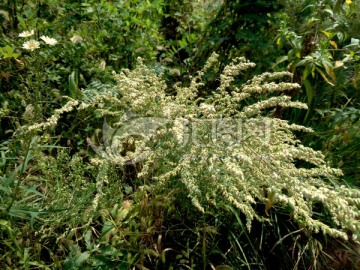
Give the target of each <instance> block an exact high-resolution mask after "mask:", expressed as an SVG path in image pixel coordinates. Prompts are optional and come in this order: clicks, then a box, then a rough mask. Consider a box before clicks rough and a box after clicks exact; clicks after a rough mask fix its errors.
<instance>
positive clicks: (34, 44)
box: [19, 30, 58, 51]
mask: <svg viewBox="0 0 360 270" xmlns="http://www.w3.org/2000/svg"><path fill="white" fill-rule="evenodd" d="M34 33H35V31H34V30H31V31H24V32H21V33H20V34H19V37H22V38H28V37H31V36H33V35H34ZM40 39H41V40H42V41H44V42H45V43H46V44H48V45H50V46H54V45H56V44H57V43H58V41H57V40H56V39H55V38H51V37H48V36H41V37H40ZM22 48H23V49H25V50H29V51H34V50H36V49H39V48H40V42H39V41H37V40H35V39H30V40H28V41H26V42H24V44H23V45H22Z"/></svg>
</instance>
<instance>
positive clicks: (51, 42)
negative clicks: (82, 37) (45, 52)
mask: <svg viewBox="0 0 360 270" xmlns="http://www.w3.org/2000/svg"><path fill="white" fill-rule="evenodd" d="M40 38H41V39H42V40H43V41H44V42H45V43H46V44H48V45H51V46H54V45H55V44H56V43H58V41H57V40H56V39H55V38H51V37H48V36H41V37H40Z"/></svg>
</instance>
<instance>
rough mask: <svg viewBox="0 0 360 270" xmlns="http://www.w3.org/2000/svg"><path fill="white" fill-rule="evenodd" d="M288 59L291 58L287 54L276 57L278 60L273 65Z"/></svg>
mask: <svg viewBox="0 0 360 270" xmlns="http://www.w3.org/2000/svg"><path fill="white" fill-rule="evenodd" d="M288 59H289V57H288V56H287V55H283V56H280V57H279V58H278V59H276V62H275V64H274V65H273V66H272V67H273V68H274V67H276V66H277V65H279V64H280V63H282V62H285V61H287V60H288Z"/></svg>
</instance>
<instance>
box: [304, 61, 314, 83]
mask: <svg viewBox="0 0 360 270" xmlns="http://www.w3.org/2000/svg"><path fill="white" fill-rule="evenodd" d="M312 66H313V65H312V64H309V65H306V66H305V68H304V71H303V74H302V80H303V81H304V80H306V78H307V76H308V75H309V74H310V72H311V69H312Z"/></svg>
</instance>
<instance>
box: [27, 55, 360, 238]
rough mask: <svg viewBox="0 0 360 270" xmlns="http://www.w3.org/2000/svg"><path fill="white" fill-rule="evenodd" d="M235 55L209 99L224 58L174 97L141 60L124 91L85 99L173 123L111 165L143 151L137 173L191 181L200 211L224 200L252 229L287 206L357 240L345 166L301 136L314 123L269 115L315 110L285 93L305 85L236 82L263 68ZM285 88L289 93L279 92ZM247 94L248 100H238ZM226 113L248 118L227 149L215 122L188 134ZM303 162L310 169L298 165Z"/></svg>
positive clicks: (358, 195) (302, 218)
mask: <svg viewBox="0 0 360 270" xmlns="http://www.w3.org/2000/svg"><path fill="white" fill-rule="evenodd" d="M236 61H237V62H234V63H233V64H231V65H230V66H229V67H226V68H225V69H224V71H223V74H222V77H221V78H220V86H219V88H218V89H217V90H216V91H215V93H214V94H213V96H212V97H208V98H198V97H197V96H198V89H199V87H201V86H202V76H203V75H204V72H205V71H206V70H208V69H210V68H211V67H212V65H216V64H217V56H216V55H215V54H213V55H212V56H211V59H210V61H209V62H208V63H207V64H206V65H205V68H204V69H203V70H202V71H200V72H199V73H198V74H197V76H195V77H194V78H192V80H191V82H190V85H189V86H188V87H180V86H175V87H174V88H175V89H176V90H177V95H176V96H175V97H173V96H168V95H166V93H165V91H166V89H167V86H166V83H165V81H164V80H163V79H162V78H161V75H157V74H156V73H155V72H153V71H152V70H150V69H149V68H147V67H146V66H145V65H144V64H142V63H141V61H140V62H139V66H138V67H137V68H136V69H135V70H133V71H130V70H124V71H122V72H121V73H120V74H117V75H115V78H116V79H117V81H118V87H117V92H118V94H119V95H115V94H109V93H107V94H101V95H100V94H99V95H98V96H96V97H95V98H94V99H93V101H91V102H92V103H91V104H90V105H89V104H82V105H81V108H82V109H83V110H96V111H97V112H100V113H103V115H111V114H113V115H116V113H117V114H122V113H124V112H125V111H127V110H131V111H132V112H134V113H135V114H137V115H139V116H141V117H160V118H167V119H169V118H170V119H169V120H171V121H169V122H168V124H167V125H168V126H167V128H165V127H163V128H161V129H159V130H157V132H155V133H154V134H153V136H152V138H151V140H149V139H148V138H134V139H133V141H132V143H131V145H132V146H133V148H135V149H130V148H129V149H126V148H125V147H123V145H124V143H126V142H128V141H126V140H129V138H126V136H124V137H123V139H121V140H120V141H119V142H116V145H117V146H118V147H119V150H124V151H125V150H127V153H126V154H124V151H120V152H121V153H122V154H121V155H120V154H118V155H119V157H118V158H117V157H116V153H118V152H119V151H117V152H114V156H112V157H111V162H114V163H121V162H124V160H125V161H126V160H127V159H128V158H131V157H132V158H136V157H138V156H139V154H141V152H142V151H143V153H144V155H143V156H141V160H137V161H138V162H141V166H139V167H140V168H141V169H140V171H139V172H138V177H142V178H144V179H146V182H147V183H148V182H149V180H151V181H153V182H154V185H156V186H157V187H159V188H164V189H169V188H170V189H171V188H172V187H174V188H175V187H176V188H177V187H178V183H179V182H180V183H182V184H183V185H184V186H185V187H186V189H187V194H188V196H189V198H190V199H191V201H192V203H193V205H194V206H195V207H196V208H197V209H199V210H200V211H204V209H205V208H206V206H207V205H208V204H213V205H215V206H220V205H224V204H229V203H230V204H232V205H234V206H235V207H237V208H238V209H239V211H241V212H242V213H244V214H245V216H246V218H247V228H248V229H249V230H250V228H251V221H252V220H253V219H254V218H256V219H258V220H264V219H266V215H267V214H268V212H269V211H271V209H272V207H273V205H278V206H285V205H287V206H289V207H290V208H291V213H289V214H290V215H291V216H292V217H294V218H295V219H296V220H298V221H299V222H301V223H302V224H303V225H304V226H306V227H307V228H308V229H309V230H311V231H314V232H319V231H322V232H323V233H326V234H329V235H332V236H335V237H342V238H344V239H347V237H348V235H352V238H353V240H354V241H358V242H360V218H359V215H360V192H359V191H358V190H355V189H351V188H346V187H343V186H338V185H337V184H336V183H338V178H339V177H341V175H342V173H341V171H340V170H337V169H334V168H331V167H329V166H328V165H327V164H326V162H325V160H324V156H323V154H321V153H320V152H318V151H315V150H313V149H311V148H309V147H305V146H303V145H301V142H300V141H299V140H298V139H296V137H295V135H294V131H300V132H311V131H312V130H311V129H309V128H306V127H303V126H300V125H294V124H289V123H288V122H287V121H285V120H281V119H277V118H274V117H269V116H267V115H265V113H264V112H265V111H267V110H268V109H271V108H272V107H276V106H281V107H295V108H301V109H306V108H307V106H306V105H305V104H303V103H301V102H296V101H292V100H291V98H290V97H289V96H287V95H286V93H287V91H291V90H297V89H299V86H298V85H297V84H293V83H290V82H286V81H284V82H280V83H277V81H280V80H286V79H288V78H291V74H289V73H288V72H277V73H264V74H262V75H259V76H255V77H254V78H253V79H252V80H250V81H248V82H247V83H245V84H244V85H239V86H237V85H234V76H238V75H240V74H241V71H243V70H244V69H246V68H250V67H253V66H254V64H253V63H250V62H247V61H245V60H244V59H237V60H236ZM225 89H226V91H223V90H225ZM280 91H281V95H278V96H276V94H279V93H278V92H280ZM258 93H260V94H267V93H270V94H271V95H272V96H269V97H268V98H265V99H264V100H261V101H258V102H251V101H252V100H254V99H253V97H256V96H257V95H258ZM118 96H121V98H119V97H118ZM248 98H250V99H248ZM246 99H248V100H247V101H248V102H247V103H246V102H239V101H244V100H246ZM244 104H247V105H244ZM76 105H77V103H75V101H70V102H69V104H67V105H66V106H65V107H64V109H60V110H59V111H56V112H55V115H54V117H51V118H50V119H49V120H48V121H47V122H46V123H44V124H41V125H40V126H41V127H45V126H49V125H53V124H56V120H57V119H58V117H59V115H60V114H61V113H62V112H63V111H69V110H70V109H72V108H74V106H76ZM210 116H211V117H210ZM214 117H217V118H216V119H214ZM209 118H211V119H209ZM227 118H230V119H231V118H236V120H241V121H240V122H241V124H242V125H241V130H237V131H234V132H233V134H232V135H236V136H237V133H239V134H241V137H239V140H240V141H239V142H237V143H233V144H228V145H225V144H221V143H220V142H219V141H214V140H213V141H211V140H210V141H211V143H209V137H210V139H211V135H212V134H209V132H211V131H212V128H209V127H208V126H207V125H206V124H203V125H198V130H196V132H192V133H191V131H189V130H187V132H185V129H189V128H190V124H189V123H191V122H192V121H193V122H194V123H197V122H196V121H199V122H200V120H207V121H209V122H208V123H221V121H215V120H217V119H220V120H224V119H227ZM175 119H177V120H175ZM169 123H171V124H169ZM205 123H206V122H205ZM230 123H231V122H230ZM233 123H238V122H236V121H234V122H233ZM217 127H218V126H217ZM37 128H38V127H37ZM227 128H228V127H227ZM31 129H36V128H35V127H31ZM214 130H217V129H214ZM194 134H195V135H197V136H198V137H197V138H196V139H197V141H201V142H207V143H201V144H196V143H195V142H194V141H191V139H192V138H189V137H186V136H191V135H192V136H193V135H194ZM230 135H231V134H230ZM236 136H235V137H236ZM122 140H123V141H122ZM186 140H188V143H187V144H181V145H180V143H179V142H182V141H186ZM299 161H303V163H304V164H310V165H311V166H308V167H305V166H304V167H299V165H298V164H301V163H299ZM98 163H99V162H98ZM309 167H310V168H309ZM314 202H319V203H320V204H321V205H322V207H324V208H326V209H327V210H328V212H329V213H331V215H332V218H333V221H334V224H336V227H330V226H329V225H327V224H325V223H324V222H323V221H322V220H321V219H316V218H315V217H314V212H313V211H314V210H313V205H314ZM256 203H263V204H264V205H265V210H264V212H263V213H261V212H258V211H256V210H255V207H254V205H255V204H256ZM94 205H95V206H96V201H95V202H94Z"/></svg>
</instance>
